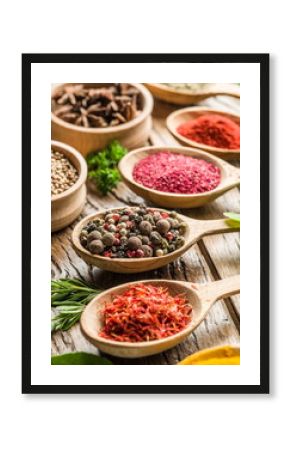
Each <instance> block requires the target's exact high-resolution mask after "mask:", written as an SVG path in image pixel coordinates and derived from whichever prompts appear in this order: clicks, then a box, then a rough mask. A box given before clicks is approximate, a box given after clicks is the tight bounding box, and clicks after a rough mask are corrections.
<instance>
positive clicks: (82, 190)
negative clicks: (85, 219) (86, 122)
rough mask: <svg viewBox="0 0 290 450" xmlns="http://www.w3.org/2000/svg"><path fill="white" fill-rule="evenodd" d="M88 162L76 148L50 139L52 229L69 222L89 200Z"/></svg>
mask: <svg viewBox="0 0 290 450" xmlns="http://www.w3.org/2000/svg"><path fill="white" fill-rule="evenodd" d="M86 179H87V164H86V161H85V159H84V158H83V156H82V155H81V154H80V153H79V152H78V151H77V150H76V149H74V148H73V147H71V146H69V145H67V144H63V143H62V142H57V141H51V231H52V232H54V231H58V230H61V229H62V228H65V227H66V226H68V225H70V224H71V223H72V222H73V221H74V220H75V219H76V218H77V217H78V216H79V215H80V213H81V211H82V209H83V207H84V204H85V201H86V194H87V190H86Z"/></svg>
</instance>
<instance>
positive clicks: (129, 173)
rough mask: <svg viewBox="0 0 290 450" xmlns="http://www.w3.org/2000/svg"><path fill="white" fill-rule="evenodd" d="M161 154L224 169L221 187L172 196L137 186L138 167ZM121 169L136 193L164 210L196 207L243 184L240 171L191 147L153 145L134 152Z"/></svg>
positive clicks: (123, 160) (128, 156)
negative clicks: (169, 153) (181, 157)
mask: <svg viewBox="0 0 290 450" xmlns="http://www.w3.org/2000/svg"><path fill="white" fill-rule="evenodd" d="M162 151H170V152H173V153H181V154H183V155H188V156H192V157H194V158H199V159H204V160H205V161H208V162H210V163H212V164H214V165H215V166H217V167H219V168H220V170H221V182H220V184H219V185H218V186H217V187H216V188H215V189H213V190H212V191H208V192H203V193H201V194H173V193H170V192H161V191H156V190H154V189H150V188H147V187H145V186H143V185H142V184H139V183H137V182H136V181H135V180H134V178H133V169H134V166H135V164H136V163H138V162H139V161H140V160H141V159H143V158H145V157H146V156H148V155H151V154H153V153H158V152H162ZM119 170H120V173H121V175H122V177H123V180H124V182H125V183H126V184H127V185H128V187H129V188H130V189H131V190H132V191H133V192H135V193H136V194H137V195H140V196H141V197H143V198H145V199H146V200H149V201H151V202H153V203H155V204H156V205H158V206H163V207H165V208H197V207H199V206H202V205H205V204H206V203H209V202H211V201H213V200H215V199H216V198H217V197H219V196H220V195H222V194H224V193H225V192H226V191H228V190H229V189H232V188H233V187H235V186H238V185H239V183H240V171H239V169H237V168H236V167H234V166H232V165H230V164H228V163H227V162H225V161H223V160H222V159H219V158H216V157H215V156H212V155H209V154H208V153H206V152H203V151H201V150H197V149H193V148H188V147H169V146H162V147H161V146H160V147H157V146H154V147H143V148H140V149H138V150H133V151H132V152H130V153H128V154H127V155H126V156H125V157H124V158H123V159H122V160H121V161H120V163H119Z"/></svg>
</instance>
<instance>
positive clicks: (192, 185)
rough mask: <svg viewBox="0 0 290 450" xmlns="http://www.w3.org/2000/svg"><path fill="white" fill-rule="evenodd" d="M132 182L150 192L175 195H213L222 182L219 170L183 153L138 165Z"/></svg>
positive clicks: (152, 157)
mask: <svg viewBox="0 0 290 450" xmlns="http://www.w3.org/2000/svg"><path fill="white" fill-rule="evenodd" d="M133 178H134V180H135V181H137V183H140V184H142V185H143V186H145V187H148V188H150V189H155V190H157V191H162V192H172V193H175V194H197V193H201V192H206V191H211V190H213V189H215V188H216V187H217V185H218V184H219V183H220V181H221V171H220V169H219V168H218V167H216V166H214V165H213V164H211V163H209V162H207V161H205V160H203V159H197V158H192V157H191V156H187V155H182V154H181V153H171V152H158V153H154V154H152V155H149V156H146V158H143V159H141V160H140V161H139V162H138V163H137V164H135V166H134V169H133Z"/></svg>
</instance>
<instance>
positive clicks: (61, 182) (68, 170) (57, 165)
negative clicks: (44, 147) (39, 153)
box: [51, 150, 79, 195]
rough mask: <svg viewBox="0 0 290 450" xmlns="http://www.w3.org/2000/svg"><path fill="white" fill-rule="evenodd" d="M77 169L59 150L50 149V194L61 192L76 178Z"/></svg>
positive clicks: (74, 181) (73, 182)
mask: <svg viewBox="0 0 290 450" xmlns="http://www.w3.org/2000/svg"><path fill="white" fill-rule="evenodd" d="M78 178H79V175H78V171H77V169H76V168H75V167H74V166H73V165H72V163H71V162H70V161H69V159H68V158H67V157H66V156H64V155H63V154H62V153H61V152H58V151H54V150H51V195H57V194H61V193H62V192H64V191H66V190H67V189H69V188H70V187H72V186H73V185H74V184H75V183H76V182H77V180H78Z"/></svg>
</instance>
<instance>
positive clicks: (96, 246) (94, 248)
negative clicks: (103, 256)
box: [88, 240, 104, 255]
mask: <svg viewBox="0 0 290 450" xmlns="http://www.w3.org/2000/svg"><path fill="white" fill-rule="evenodd" d="M88 249H89V251H90V252H91V253H94V254H97V255H99V254H100V253H102V252H103V251H104V245H103V243H102V241H100V240H95V241H92V242H90V243H89V245H88Z"/></svg>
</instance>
